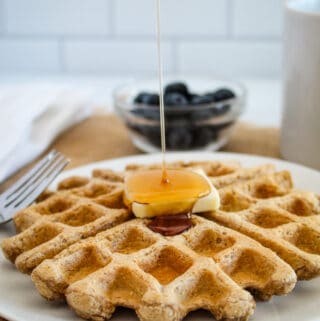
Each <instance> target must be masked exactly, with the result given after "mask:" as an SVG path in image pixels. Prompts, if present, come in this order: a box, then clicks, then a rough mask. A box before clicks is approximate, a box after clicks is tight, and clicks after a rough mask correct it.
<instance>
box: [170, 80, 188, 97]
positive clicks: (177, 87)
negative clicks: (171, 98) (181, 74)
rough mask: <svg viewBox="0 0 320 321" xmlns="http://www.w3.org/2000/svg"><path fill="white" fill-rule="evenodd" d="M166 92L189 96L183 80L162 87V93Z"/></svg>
mask: <svg viewBox="0 0 320 321" xmlns="http://www.w3.org/2000/svg"><path fill="white" fill-rule="evenodd" d="M168 94H181V95H183V96H185V97H189V95H190V94H189V89H188V86H187V85H186V84H185V83H183V82H174V83H172V84H169V85H167V86H166V87H165V89H164V95H165V96H166V95H168Z"/></svg>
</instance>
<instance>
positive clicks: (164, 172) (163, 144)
mask: <svg viewBox="0 0 320 321" xmlns="http://www.w3.org/2000/svg"><path fill="white" fill-rule="evenodd" d="M160 2H161V0H157V51H158V74H159V75H158V76H159V97H160V131H161V150H162V180H161V183H162V184H167V183H169V179H168V173H167V167H166V156H165V155H166V135H165V130H166V126H165V118H164V95H163V66H162V56H161V14H160V11H161V5H160Z"/></svg>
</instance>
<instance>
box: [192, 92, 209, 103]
mask: <svg viewBox="0 0 320 321" xmlns="http://www.w3.org/2000/svg"><path fill="white" fill-rule="evenodd" d="M213 102H214V99H213V96H212V95H210V94H207V95H203V96H198V95H194V97H192V98H191V105H208V104H211V103H213Z"/></svg>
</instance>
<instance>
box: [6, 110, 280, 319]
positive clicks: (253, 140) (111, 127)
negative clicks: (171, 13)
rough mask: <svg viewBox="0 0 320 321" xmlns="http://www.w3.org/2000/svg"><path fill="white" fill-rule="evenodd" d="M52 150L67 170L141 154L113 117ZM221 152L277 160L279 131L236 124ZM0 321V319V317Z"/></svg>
mask: <svg viewBox="0 0 320 321" xmlns="http://www.w3.org/2000/svg"><path fill="white" fill-rule="evenodd" d="M52 148H55V149H57V150H59V151H60V152H62V153H63V154H65V155H66V156H67V157H69V158H70V159H71V160H72V162H71V163H70V165H69V168H71V167H76V166H80V165H84V164H88V163H91V162H94V161H99V160H104V159H111V158H117V157H122V156H128V155H134V154H139V153H141V152H139V151H138V150H137V149H136V148H135V147H134V146H133V145H132V143H131V141H130V138H129V136H128V132H127V130H126V128H125V127H124V125H123V124H122V122H121V121H120V120H119V119H118V118H117V117H116V116H114V115H95V116H92V117H91V118H89V119H87V120H85V121H83V122H82V123H80V124H78V125H76V126H74V127H72V128H70V129H68V130H67V131H65V132H64V133H62V134H61V135H60V136H59V137H58V138H57V139H56V140H55V142H54V143H53V144H52V146H50V148H48V150H50V149H52ZM223 150H224V151H231V152H237V153H248V154H256V155H264V156H270V157H276V158H279V157H280V154H279V130H278V129H275V128H260V127H256V126H253V125H249V124H244V123H239V124H238V125H237V126H236V128H235V130H234V132H233V134H232V137H231V139H230V141H229V143H228V144H227V145H226V146H225V147H224V148H223ZM32 165H33V163H32V164H29V165H28V166H26V167H25V168H24V169H22V170H20V171H19V172H18V173H16V174H15V175H14V176H13V177H11V178H10V179H9V180H8V181H7V182H5V183H4V184H2V185H1V186H0V192H1V190H4V189H5V188H6V187H7V186H9V185H10V184H11V183H12V182H14V181H15V180H16V179H17V178H18V177H19V176H21V175H22V174H23V173H24V172H25V171H27V170H28V169H29V168H30V167H32ZM0 320H3V319H1V317H0Z"/></svg>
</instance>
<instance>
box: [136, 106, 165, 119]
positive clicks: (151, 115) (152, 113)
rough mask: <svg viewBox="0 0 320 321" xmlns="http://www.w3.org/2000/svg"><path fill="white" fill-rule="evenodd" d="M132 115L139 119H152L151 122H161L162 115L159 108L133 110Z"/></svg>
mask: <svg viewBox="0 0 320 321" xmlns="http://www.w3.org/2000/svg"><path fill="white" fill-rule="evenodd" d="M131 113H132V114H134V115H135V116H137V117H141V118H145V119H151V120H159V119H160V113H159V108H150V109H149V108H135V109H133V110H131Z"/></svg>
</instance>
